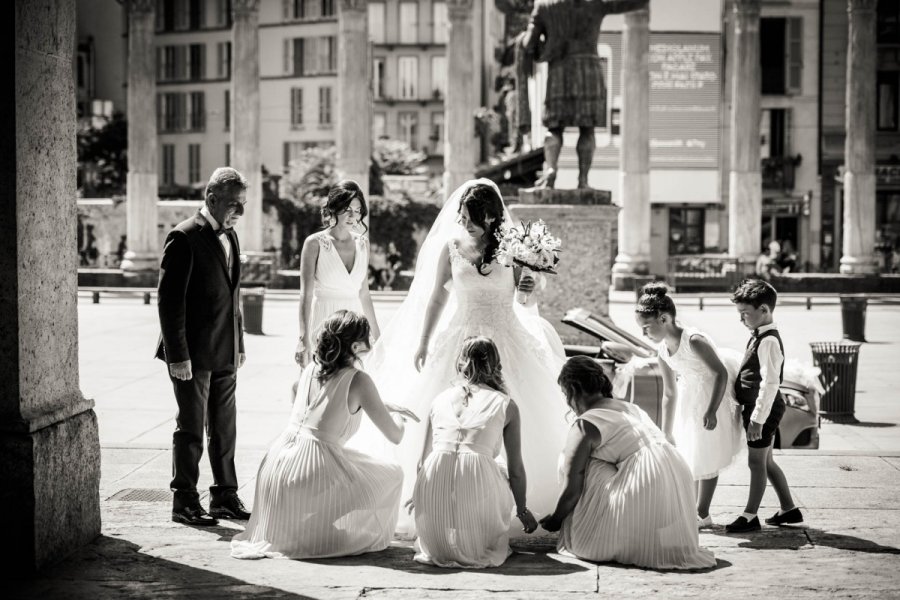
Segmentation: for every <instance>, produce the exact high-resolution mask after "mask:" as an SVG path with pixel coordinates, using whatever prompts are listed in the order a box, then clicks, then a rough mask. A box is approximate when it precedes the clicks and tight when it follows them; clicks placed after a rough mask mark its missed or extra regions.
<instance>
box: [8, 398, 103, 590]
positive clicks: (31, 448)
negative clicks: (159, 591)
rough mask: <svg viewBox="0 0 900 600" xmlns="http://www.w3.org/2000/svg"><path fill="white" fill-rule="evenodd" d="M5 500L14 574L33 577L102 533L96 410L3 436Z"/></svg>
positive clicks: (11, 565)
mask: <svg viewBox="0 0 900 600" xmlns="http://www.w3.org/2000/svg"><path fill="white" fill-rule="evenodd" d="M0 455H2V456H3V457H4V460H2V461H0V480H2V481H3V482H4V485H3V488H2V491H0V502H2V503H3V507H4V509H5V510H6V513H7V514H8V515H11V516H12V518H11V519H9V521H8V525H9V530H10V532H11V534H12V540H11V542H12V544H11V545H12V547H14V548H15V549H16V551H15V552H13V553H11V554H10V555H9V556H10V558H7V559H6V560H7V561H9V563H10V564H8V565H7V567H9V569H10V571H11V572H20V573H28V574H33V573H36V572H37V571H39V570H40V569H42V568H43V567H45V566H47V565H50V564H52V563H54V562H58V561H60V560H62V559H63V558H65V557H66V556H67V555H69V554H70V553H71V552H73V551H75V550H77V549H78V548H80V547H82V546H84V545H85V544H88V543H90V542H91V541H92V540H93V539H94V538H96V537H97V536H98V535H100V493H99V490H100V440H99V436H98V433H97V416H96V414H95V413H94V411H93V410H87V411H84V412H81V413H79V414H77V415H75V416H72V417H69V418H67V419H64V420H62V421H58V422H56V423H53V424H52V425H49V426H47V427H44V428H42V429H39V430H37V431H34V432H27V431H23V432H21V433H20V432H9V431H4V432H2V433H0Z"/></svg>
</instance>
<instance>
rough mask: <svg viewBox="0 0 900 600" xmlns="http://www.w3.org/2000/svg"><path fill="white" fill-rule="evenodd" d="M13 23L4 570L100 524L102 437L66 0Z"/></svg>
mask: <svg viewBox="0 0 900 600" xmlns="http://www.w3.org/2000/svg"><path fill="white" fill-rule="evenodd" d="M10 12H12V11H10ZM14 30H15V49H16V53H15V83H14V85H15V93H14V94H9V97H10V98H12V97H14V98H15V100H14V103H15V104H14V105H8V104H5V105H4V108H6V110H3V111H2V115H3V120H4V131H6V132H7V133H8V134H9V135H5V136H3V137H2V141H0V146H2V149H0V160H2V162H3V171H4V172H5V173H7V175H8V177H7V181H6V185H4V186H3V191H2V192H0V193H2V195H3V198H4V199H3V200H2V201H0V218H2V221H3V223H4V227H5V232H4V235H3V236H0V272H2V273H3V274H4V284H3V286H0V339H2V340H3V342H4V343H3V344H2V345H0V456H2V457H3V459H2V460H0V481H2V482H3V485H2V486H0V505H2V506H3V508H4V510H5V513H6V514H7V515H8V518H7V523H6V525H7V526H6V538H7V540H8V544H7V545H8V546H9V548H11V549H13V550H12V551H11V552H10V553H9V554H8V555H7V558H5V559H4V566H5V567H6V569H5V570H7V571H10V572H15V573H18V574H27V573H33V572H35V571H37V570H39V569H41V568H42V567H44V566H45V565H48V564H50V563H52V562H54V561H57V560H59V559H61V558H63V557H65V556H66V555H67V554H69V553H70V552H72V551H73V550H75V549H76V548H78V547H80V546H82V545H84V544H87V543H89V542H90V541H91V540H92V539H94V538H95V537H96V536H97V535H99V534H100V498H99V489H100V444H99V438H98V435H97V418H96V415H95V414H94V411H93V402H92V401H91V400H86V399H85V398H84V397H83V396H82V394H81V391H80V390H79V381H78V313H77V282H76V278H77V268H78V256H77V252H76V243H75V241H76V240H75V223H76V219H77V217H76V207H75V202H74V201H73V198H74V197H75V161H76V154H75V102H74V100H75V90H74V82H73V78H72V58H73V57H72V51H73V49H74V38H75V0H16V2H15V25H14Z"/></svg>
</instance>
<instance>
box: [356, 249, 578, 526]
mask: <svg viewBox="0 0 900 600" xmlns="http://www.w3.org/2000/svg"><path fill="white" fill-rule="evenodd" d="M449 251H450V267H451V276H452V286H453V290H454V293H455V296H456V300H457V306H456V311H455V312H454V313H453V315H452V316H451V317H450V318H449V320H448V321H447V323H446V325H445V326H444V327H443V328H440V329H439V330H436V331H435V332H434V334H433V335H432V337H431V342H430V345H429V349H428V357H427V359H426V362H425V367H424V369H422V372H421V373H414V375H413V377H412V378H411V379H410V380H408V381H407V380H403V381H398V380H397V377H396V374H395V373H393V372H391V371H389V370H383V372H376V371H369V373H370V374H371V375H372V377H373V379H374V380H375V383H376V385H377V386H378V389H379V391H381V392H382V395H384V396H385V397H386V399H388V400H389V401H391V402H395V403H398V404H401V405H403V406H406V407H407V408H409V409H411V410H412V411H413V412H415V413H416V414H417V415H419V416H420V417H425V416H426V415H428V414H429V412H430V408H431V402H432V400H433V399H434V398H435V397H437V395H438V394H440V393H441V392H443V391H445V390H446V389H447V388H448V387H450V386H452V385H453V384H454V383H457V382H458V381H459V375H458V374H457V373H456V357H457V355H458V353H459V350H460V348H462V343H463V340H465V339H466V338H467V337H469V336H473V335H481V336H485V337H487V338H490V339H491V340H493V342H494V344H496V346H497V349H498V350H499V353H500V361H501V364H502V369H503V370H502V374H503V380H504V382H505V384H506V389H507V391H508V392H509V396H510V397H511V398H512V399H513V400H515V402H516V404H517V405H518V407H519V412H520V414H521V423H522V440H523V443H522V458H523V461H524V464H525V471H526V472H527V474H528V487H527V502H528V508H530V509H531V511H532V512H533V513H534V514H535V516H537V517H538V518H540V516H541V515H545V514H548V513H550V512H552V511H553V510H554V508H555V506H556V498H557V495H558V493H559V482H558V479H557V455H558V454H559V451H560V449H561V448H562V447H563V444H564V443H565V438H566V432H567V431H568V428H569V425H568V423H567V422H566V414H567V412H568V407H567V405H566V402H565V398H564V396H563V395H562V392H561V390H560V388H559V385H557V383H556V380H557V378H558V377H559V372H560V370H561V369H562V365H563V363H564V362H565V355H564V354H562V353H561V352H559V350H558V349H557V348H556V347H555V346H554V345H552V344H551V340H550V339H548V336H540V337H538V336H536V335H532V334H531V333H530V332H529V330H528V329H526V328H525V325H524V324H523V322H522V321H521V320H520V318H519V317H518V316H517V315H516V313H515V311H514V308H513V304H512V303H513V300H512V298H513V295H514V293H515V277H514V274H513V270H512V269H511V268H508V267H504V266H502V265H499V264H497V263H496V262H494V263H492V264H491V267H490V268H491V270H490V273H489V274H488V275H486V276H485V275H481V274H480V273H479V272H478V269H477V268H476V267H475V265H473V264H472V263H471V262H469V261H468V260H467V259H466V258H464V257H463V256H462V255H461V254H460V253H459V249H458V247H457V245H456V242H455V240H451V241H450V242H449ZM368 429H371V426H369V427H368ZM364 433H365V434H366V435H364V436H357V439H359V438H362V437H364V438H365V439H366V443H367V444H368V445H371V442H370V441H369V438H370V437H371V436H369V435H368V432H364ZM357 439H354V440H353V441H352V442H351V444H352V445H353V446H354V447H361V446H359V445H357V444H360V443H361V440H360V441H359V442H357ZM424 439H425V421H424V418H423V420H422V423H419V424H416V423H412V422H409V423H407V424H406V435H404V437H403V441H402V442H401V443H400V445H399V446H398V447H396V449H389V450H391V451H392V452H391V454H390V455H389V456H393V457H396V460H398V461H399V462H400V464H401V465H402V466H403V473H404V483H403V488H404V490H403V497H404V498H409V497H410V495H411V494H412V488H413V484H414V482H415V481H416V465H417V463H418V460H419V457H420V456H421V455H422V445H423V443H424ZM513 533H514V534H517V533H519V528H516V530H515V531H514V532H513ZM398 534H399V535H400V536H401V537H412V536H413V535H414V534H415V523H414V522H413V520H412V519H410V518H409V517H408V516H407V515H406V511H402V514H401V515H400V527H399V529H398Z"/></svg>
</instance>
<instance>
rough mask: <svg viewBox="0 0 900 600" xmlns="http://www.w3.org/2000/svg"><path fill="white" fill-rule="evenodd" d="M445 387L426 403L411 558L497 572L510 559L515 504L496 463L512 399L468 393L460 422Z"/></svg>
mask: <svg viewBox="0 0 900 600" xmlns="http://www.w3.org/2000/svg"><path fill="white" fill-rule="evenodd" d="M463 395H464V392H463V390H462V388H461V387H459V386H456V387H453V388H450V389H449V390H447V391H446V392H444V393H443V394H441V395H439V396H438V397H437V398H435V400H434V403H433V404H432V405H431V415H430V420H431V428H432V449H431V454H429V455H428V458H427V459H426V460H425V464H424V465H423V467H422V470H421V471H419V476H418V478H417V480H416V486H415V491H414V493H413V498H414V500H415V517H416V529H417V531H418V535H419V537H418V539H417V540H416V556H415V560H417V561H418V562H421V563H425V564H432V565H437V566H439V567H469V568H482V567H498V566H500V565H502V564H503V563H504V561H506V557H507V556H509V555H510V553H511V551H510V549H509V524H510V521H511V519H512V513H513V512H514V511H513V508H514V504H515V503H514V500H513V495H512V492H511V491H510V488H509V482H508V481H507V478H506V476H505V475H504V473H503V472H502V471H501V469H500V466H499V465H498V464H497V462H496V461H495V460H494V459H495V458H497V456H499V454H500V449H501V446H502V444H503V428H504V425H505V423H506V407H507V406H508V405H509V397H508V396H506V395H505V394H502V393H500V392H498V391H495V390H492V389H487V388H473V394H472V395H471V398H470V399H469V405H468V406H467V407H466V408H465V409H464V410H463V411H462V413H461V414H460V415H459V416H457V415H456V412H455V410H454V407H453V401H454V399H456V398H460V397H462V396H463Z"/></svg>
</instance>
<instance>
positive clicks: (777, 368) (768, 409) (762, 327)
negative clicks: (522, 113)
mask: <svg viewBox="0 0 900 600" xmlns="http://www.w3.org/2000/svg"><path fill="white" fill-rule="evenodd" d="M777 300H778V293H777V292H776V291H775V288H774V287H772V286H771V285H770V284H768V283H766V282H765V281H763V280H761V279H745V280H744V281H742V282H741V283H740V284H739V285H738V287H737V289H735V291H734V293H733V294H732V296H731V301H732V302H733V303H734V305H735V307H736V308H737V311H738V314H739V315H740V317H741V323H743V324H744V326H745V327H746V328H747V329H749V330H750V331H751V336H752V337H751V338H750V341H749V342H748V343H747V351H746V353H745V354H744V359H743V360H742V361H741V367H740V370H739V371H738V376H737V377H736V378H735V381H734V392H735V397H736V398H737V401H738V403H739V404H740V405H741V416H742V418H743V421H744V429H746V431H747V446H748V450H749V453H748V463H749V466H750V492H749V496H748V498H747V506H746V507H745V508H744V512H743V514H741V515H740V516H739V517H738V518H737V519H735V520H734V522H732V523H730V524H729V525H727V526H726V527H725V530H726V531H727V532H728V533H746V532H749V531H759V530H760V529H761V526H760V524H759V518H757V516H756V512H757V510H759V504H760V502H762V498H763V494H764V493H765V491H766V480H767V479H768V480H769V481H770V482H771V483H772V487H773V488H775V493H776V494H778V501H779V503H780V504H781V510H779V511H778V512H777V513H775V514H774V515H773V516H772V517H771V518H769V519H766V524H767V525H779V526H780V525H792V526H795V527H802V526H804V523H803V515H802V514H801V512H800V509H799V508H797V507H796V506H795V505H794V500H793V498H792V497H791V490H790V487H789V486H788V482H787V479H786V478H785V476H784V472H783V471H782V470H781V467H779V466H778V465H777V464H775V459H774V458H773V457H772V443H773V442H774V440H775V432H776V431H778V424H779V423H780V422H781V417H782V416H783V415H784V410H785V404H784V399H783V398H782V397H781V393H780V392H779V390H778V387H779V386H780V385H781V380H782V378H783V376H784V344H782V342H781V336H780V335H779V334H778V327H777V326H776V325H775V322H774V320H773V316H772V313H773V312H774V310H775V304H776V302H777Z"/></svg>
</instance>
